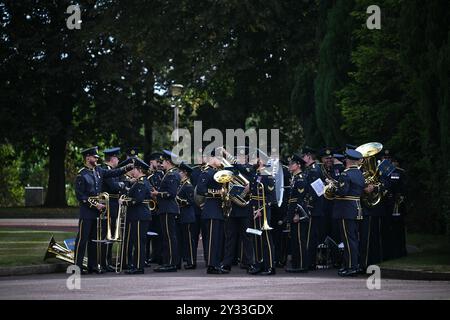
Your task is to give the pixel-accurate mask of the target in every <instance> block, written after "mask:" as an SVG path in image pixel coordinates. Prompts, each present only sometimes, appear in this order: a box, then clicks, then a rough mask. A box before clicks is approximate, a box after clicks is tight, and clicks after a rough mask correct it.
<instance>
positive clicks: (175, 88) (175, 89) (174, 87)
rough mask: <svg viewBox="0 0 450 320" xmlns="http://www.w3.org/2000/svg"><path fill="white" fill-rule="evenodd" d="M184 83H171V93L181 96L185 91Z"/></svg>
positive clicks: (173, 95) (174, 95)
mask: <svg viewBox="0 0 450 320" xmlns="http://www.w3.org/2000/svg"><path fill="white" fill-rule="evenodd" d="M183 88H184V87H183V85H181V84H171V85H170V88H169V90H170V95H171V96H172V97H178V96H181V94H182V93H183Z"/></svg>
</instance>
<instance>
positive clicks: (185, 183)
mask: <svg viewBox="0 0 450 320" xmlns="http://www.w3.org/2000/svg"><path fill="white" fill-rule="evenodd" d="M178 168H179V170H180V171H179V174H180V177H181V183H180V187H179V188H178V194H177V202H178V206H179V207H180V216H179V218H178V221H177V227H178V234H177V236H178V240H179V241H178V243H179V251H180V257H182V258H183V261H184V262H186V264H185V265H184V268H185V269H195V268H196V266H197V248H196V247H195V246H194V239H193V237H192V226H193V224H194V223H195V211H194V187H193V186H192V184H191V182H190V181H189V175H190V173H191V172H192V168H191V167H190V166H188V165H187V164H185V163H181V164H180V165H179V166H178Z"/></svg>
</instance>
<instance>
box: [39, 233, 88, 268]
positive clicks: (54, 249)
mask: <svg viewBox="0 0 450 320" xmlns="http://www.w3.org/2000/svg"><path fill="white" fill-rule="evenodd" d="M51 258H56V259H58V260H61V261H64V262H68V263H70V264H75V253H74V252H73V251H72V250H69V249H67V248H65V247H63V246H62V245H60V244H58V243H56V241H55V238H54V237H53V236H52V237H51V239H50V242H49V243H48V247H47V250H46V251H45V256H44V261H46V260H47V259H51ZM83 267H85V268H86V269H87V259H86V257H84V258H83Z"/></svg>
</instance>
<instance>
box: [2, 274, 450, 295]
mask: <svg viewBox="0 0 450 320" xmlns="http://www.w3.org/2000/svg"><path fill="white" fill-rule="evenodd" d="M278 271H279V272H278V274H277V275H275V276H269V277H267V276H249V275H247V274H246V273H245V272H244V270H240V269H238V268H237V267H236V268H234V269H233V270H232V273H231V274H228V275H206V273H205V269H204V268H200V269H197V270H188V271H179V272H176V273H169V274H167V273H166V274H160V273H155V272H153V271H151V269H146V273H145V274H143V275H125V274H121V275H116V274H111V273H108V274H103V275H85V276H82V278H81V288H80V289H79V290H77V289H75V290H69V289H67V286H66V281H67V278H68V276H69V275H68V274H47V275H34V276H18V277H2V278H0V299H51V300H61V299H89V300H90V299H168V300H170V299H175V300H184V299H187V300H191V299H192V300H202V299H208V300H210V299H213V300H215V299H224V300H227V299H228V300H230V299H231V300H240V299H257V300H291V299H292V300H307V299H338V300H340V299H344V300H350V299H363V300H366V299H367V300H373V299H376V300H381V299H387V300H390V299H402V300H403V299H408V300H411V299H450V282H449V281H410V280H393V279H382V280H381V289H379V290H376V289H374V290H369V289H367V286H366V279H367V277H363V276H360V277H357V278H340V277H338V276H337V275H336V271H335V270H319V271H315V272H310V273H307V274H302V275H293V274H287V273H285V272H284V271H283V270H281V269H279V270H278Z"/></svg>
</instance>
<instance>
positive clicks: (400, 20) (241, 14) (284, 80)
mask: <svg viewBox="0 0 450 320" xmlns="http://www.w3.org/2000/svg"><path fill="white" fill-rule="evenodd" d="M69 3H71V2H70V1H37V0H28V1H0V14H1V28H2V29H1V30H0V72H1V78H0V93H1V94H0V105H1V108H0V119H1V125H0V136H1V139H2V140H1V141H0V144H1V145H2V148H3V147H4V148H5V149H4V150H3V149H2V150H3V151H2V152H3V153H2V157H9V156H10V154H12V152H14V154H15V155H16V157H17V159H18V160H17V161H19V162H17V163H16V162H14V161H16V160H12V161H10V164H11V166H12V167H14V168H16V167H17V168H20V170H15V169H14V168H11V167H8V168H10V169H11V170H9V171H5V173H4V174H2V179H6V180H8V181H9V180H11V186H10V187H9V189H8V192H6V193H4V194H2V201H3V204H6V205H11V204H17V203H20V201H21V200H20V197H21V195H20V192H22V191H20V190H21V189H22V188H23V186H24V185H26V184H27V183H30V184H41V185H44V186H46V187H48V193H47V195H48V196H47V205H64V204H65V203H66V201H67V199H68V202H69V204H71V205H73V204H76V202H75V199H74V197H73V189H72V182H73V179H74V177H75V174H76V171H77V167H79V166H80V162H81V157H80V154H79V151H80V149H81V148H83V147H86V146H89V145H94V144H95V145H99V146H100V149H102V148H104V147H109V146H112V145H120V146H122V147H127V146H131V145H133V146H134V145H137V146H140V147H144V152H145V156H148V154H149V153H150V152H151V151H155V150H158V149H161V148H169V147H170V145H171V141H170V131H171V128H172V117H173V115H172V108H170V98H169V97H168V95H167V88H168V87H169V85H170V84H171V83H182V84H183V85H184V86H185V89H186V90H185V95H184V96H183V98H182V103H183V106H184V107H183V108H182V110H181V112H180V126H181V127H184V128H188V129H192V128H193V121H194V120H202V121H203V129H204V130H206V129H208V128H218V129H221V130H225V129H227V128H228V129H236V128H242V129H244V130H246V129H249V128H268V129H270V128H279V129H280V139H281V140H280V144H281V152H282V155H283V156H287V155H289V154H291V153H292V152H295V151H298V149H299V148H300V147H301V145H302V144H304V143H306V144H308V145H311V146H313V147H317V148H320V147H322V146H323V145H325V144H327V145H329V146H335V147H342V145H343V144H344V143H346V142H348V143H354V144H362V143H365V142H369V141H380V142H382V143H383V144H384V145H385V146H386V147H387V148H390V149H391V150H392V151H393V152H395V153H396V154H397V155H398V156H399V157H400V160H401V166H402V167H404V168H405V169H406V170H407V172H408V176H409V183H408V190H407V195H408V199H409V201H408V204H409V205H408V214H409V216H408V220H409V227H410V228H414V227H416V228H420V229H422V230H426V231H433V232H445V231H447V233H449V228H450V227H449V226H450V222H449V219H450V207H449V203H450V191H449V190H450V170H449V169H448V168H449V165H448V163H449V161H450V129H449V120H450V106H449V87H450V86H449V74H450V68H449V63H450V62H449V59H450V48H449V21H450V19H449V18H448V12H450V10H449V3H448V1H444V0H431V1H426V2H425V1H419V0H408V1H407V0H380V1H377V3H373V1H370V0H334V1H318V0H316V1H313V0H310V1H298V0H288V1H276V0H269V1H237V0H232V1H215V0H205V1H191V0H153V1H135V0H127V1H124V0H111V1H88V2H86V3H87V4H84V5H82V10H83V11H82V20H83V24H82V29H81V30H79V31H70V30H68V29H67V28H66V27H65V18H67V14H65V9H66V7H67V5H68V4H69ZM372 4H377V5H378V6H379V7H380V8H381V14H382V19H381V27H382V28H381V30H368V29H367V27H366V19H367V18H368V14H367V13H366V9H367V7H368V6H369V5H372ZM27 16H29V18H28V17H27ZM154 88H157V89H158V94H156V93H155V92H154ZM5 152H6V153H5ZM8 152H9V153H8ZM8 154H9V155H8ZM47 177H48V185H47V182H46V181H45V180H46V179H47ZM5 183H6V182H5ZM64 186H66V187H64ZM66 189H67V194H65V190H66ZM449 234H450V233H449Z"/></svg>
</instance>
